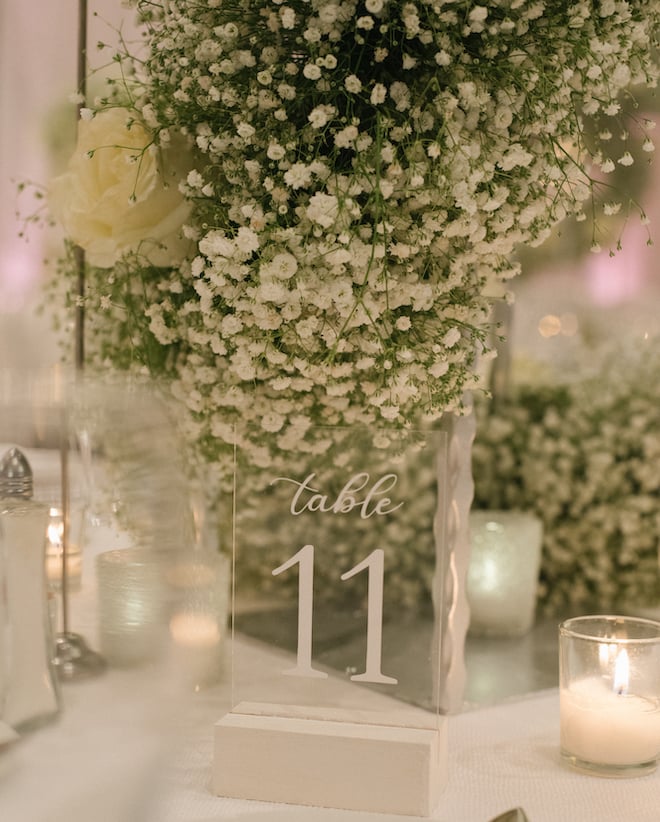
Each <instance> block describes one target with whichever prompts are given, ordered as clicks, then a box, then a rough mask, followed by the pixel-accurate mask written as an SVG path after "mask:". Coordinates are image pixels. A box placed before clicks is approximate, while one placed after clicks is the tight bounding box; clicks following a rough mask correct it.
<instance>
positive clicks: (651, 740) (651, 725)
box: [559, 677, 660, 766]
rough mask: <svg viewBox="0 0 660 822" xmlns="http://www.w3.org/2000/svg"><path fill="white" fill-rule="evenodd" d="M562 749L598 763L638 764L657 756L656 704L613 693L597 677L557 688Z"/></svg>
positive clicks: (659, 721)
mask: <svg viewBox="0 0 660 822" xmlns="http://www.w3.org/2000/svg"><path fill="white" fill-rule="evenodd" d="M559 700H560V709H559V712H560V728H561V746H562V749H564V750H565V751H570V752H571V754H572V755H573V756H576V757H578V758H579V759H582V760H585V761H588V762H594V763H602V764H603V765H620V766H626V765H637V764H639V763H644V762H652V761H653V760H655V759H657V758H658V756H659V755H660V702H658V701H657V700H655V701H654V700H650V699H646V698H644V697H640V696H636V695H635V694H629V693H616V692H615V691H613V690H611V689H610V688H608V686H607V684H606V683H605V682H604V681H603V680H602V679H600V678H597V677H587V678H585V679H582V680H579V681H578V682H574V683H572V685H571V687H570V688H562V689H561V691H560V694H559Z"/></svg>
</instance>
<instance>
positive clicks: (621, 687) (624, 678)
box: [613, 648, 630, 694]
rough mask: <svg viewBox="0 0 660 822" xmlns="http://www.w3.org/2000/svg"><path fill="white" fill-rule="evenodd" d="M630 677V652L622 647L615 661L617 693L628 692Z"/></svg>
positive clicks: (615, 687) (615, 686)
mask: <svg viewBox="0 0 660 822" xmlns="http://www.w3.org/2000/svg"><path fill="white" fill-rule="evenodd" d="M629 677H630V675H629V665H628V652H627V651H626V649H625V648H622V649H621V651H619V654H618V655H617V658H616V662H615V663H614V686H613V687H614V692H615V693H617V694H626V693H628V684H629Z"/></svg>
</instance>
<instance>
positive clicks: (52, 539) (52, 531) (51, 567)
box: [46, 507, 83, 591]
mask: <svg viewBox="0 0 660 822" xmlns="http://www.w3.org/2000/svg"><path fill="white" fill-rule="evenodd" d="M82 528H83V511H82V510H81V509H78V508H72V510H71V513H70V521H69V543H68V545H67V554H66V573H67V585H68V588H69V590H70V591H77V590H79V589H80V584H81V578H82V552H81V542H82ZM63 536H64V521H63V516H62V509H61V508H56V507H51V508H50V509H49V513H48V528H47V532H46V577H47V579H48V585H49V587H50V588H51V589H52V590H59V589H60V587H61V585H62V551H63Z"/></svg>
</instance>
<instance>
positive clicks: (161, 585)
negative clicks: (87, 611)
mask: <svg viewBox="0 0 660 822" xmlns="http://www.w3.org/2000/svg"><path fill="white" fill-rule="evenodd" d="M96 573H97V582H98V596H99V638H100V643H101V651H102V653H103V655H104V657H105V658H106V659H107V661H108V664H109V665H112V666H116V667H132V666H143V665H145V664H153V663H155V662H156V663H160V664H162V665H164V664H166V660H168V659H169V662H170V664H172V665H174V666H175V668H176V669H177V677H178V679H179V681H180V683H181V684H185V685H192V684H206V683H207V682H210V681H211V680H212V679H213V678H214V677H215V676H217V675H219V674H220V672H221V670H220V669H221V668H222V665H223V648H224V643H225V635H226V627H227V617H228V611H229V581H230V563H229V559H228V558H227V557H226V556H224V555H221V554H219V553H214V554H212V553H207V552H201V551H200V552H196V551H188V552H183V551H182V552H168V551H164V552H158V551H153V550H149V549H143V548H120V549H117V550H112V551H104V552H103V553H101V554H99V555H98V556H97V558H96Z"/></svg>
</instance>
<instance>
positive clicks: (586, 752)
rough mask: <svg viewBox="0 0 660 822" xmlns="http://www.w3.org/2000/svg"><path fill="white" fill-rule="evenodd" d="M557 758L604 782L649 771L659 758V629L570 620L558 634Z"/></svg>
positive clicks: (608, 620)
mask: <svg viewBox="0 0 660 822" xmlns="http://www.w3.org/2000/svg"><path fill="white" fill-rule="evenodd" d="M559 677H560V690H559V703H560V708H559V710H560V742H561V754H562V757H563V759H564V760H565V761H567V762H568V763H569V764H570V765H572V766H573V767H576V768H578V769H581V770H587V771H589V772H590V773H594V774H598V775H602V776H638V775H642V774H645V773H649V772H651V771H653V770H654V769H655V767H656V762H657V759H658V757H659V756H660V623H658V622H655V621H653V620H646V619H636V618H631V617H619V616H586V617H576V618H574V619H569V620H566V621H565V622H563V623H562V624H561V625H560V627H559Z"/></svg>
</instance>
